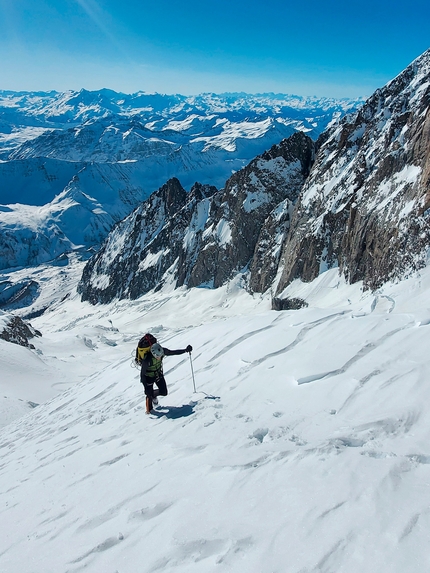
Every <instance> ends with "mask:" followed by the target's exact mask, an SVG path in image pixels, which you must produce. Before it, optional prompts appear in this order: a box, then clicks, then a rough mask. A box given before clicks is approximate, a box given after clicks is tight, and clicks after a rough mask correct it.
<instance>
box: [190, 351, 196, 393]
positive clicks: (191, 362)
mask: <svg viewBox="0 0 430 573" xmlns="http://www.w3.org/2000/svg"><path fill="white" fill-rule="evenodd" d="M190 365H191V374H192V376H193V385H194V392H197V390H196V381H195V378H194V368H193V361H192V360H191V352H190Z"/></svg>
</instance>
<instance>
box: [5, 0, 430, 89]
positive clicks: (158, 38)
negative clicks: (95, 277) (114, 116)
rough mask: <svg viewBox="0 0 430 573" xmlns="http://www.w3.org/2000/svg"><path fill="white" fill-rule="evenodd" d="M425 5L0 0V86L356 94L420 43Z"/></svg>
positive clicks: (401, 64) (390, 73)
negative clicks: (13, 0) (35, 1)
mask: <svg viewBox="0 0 430 573" xmlns="http://www.w3.org/2000/svg"><path fill="white" fill-rule="evenodd" d="M429 24H430V7H429V5H428V3H425V2H423V1H421V0H412V1H411V2H410V3H409V4H408V6H406V5H405V4H404V3H400V2H398V1H396V2H388V1H385V0H384V1H381V2H378V3H376V4H375V3H371V2H369V1H368V0H366V1H365V2H364V3H361V4H360V5H356V4H351V5H342V6H340V5H339V3H338V2H334V1H333V0H331V1H326V2H325V3H323V4H322V3H320V2H318V3H317V2H311V3H307V4H306V5H299V4H296V3H291V2H285V1H280V0H274V1H272V2H271V3H270V4H268V5H266V6H264V7H261V5H260V4H257V3H256V2H244V1H243V0H238V1H236V2H234V3H232V2H227V0H217V1H216V2H213V3H210V4H208V3H205V4H203V3H200V2H197V0H189V1H188V2H187V3H186V5H184V4H181V5H180V4H178V3H177V2H174V0H164V1H161V2H158V3H153V2H149V1H147V0H144V1H142V2H131V3H128V4H127V6H124V5H123V4H122V3H119V2H118V0H62V1H61V2H60V1H59V0H50V1H49V0H40V1H39V2H37V3H34V0H33V1H32V0H16V1H15V2H13V3H11V2H9V1H8V0H0V53H1V55H2V58H1V61H0V79H1V81H0V89H1V90H11V91H50V90H55V91H59V92H61V91H68V90H80V89H88V90H97V89H102V88H107V89H112V90H115V91H117V92H123V93H135V92H138V91H143V92H149V93H151V92H157V93H166V94H174V93H180V94H183V95H196V94H199V93H210V92H212V93H223V92H246V93H253V94H255V93H268V92H273V93H284V94H296V95H300V96H317V97H337V98H340V97H347V98H355V97H367V96H369V95H371V94H372V93H373V92H374V91H375V89H377V88H378V87H382V86H383V85H385V84H386V83H387V82H388V81H390V80H391V79H392V78H393V77H395V76H396V75H397V74H398V73H400V72H401V71H402V70H403V69H404V68H405V67H406V66H407V65H409V64H410V63H411V62H412V61H413V60H414V59H415V58H416V57H418V56H419V55H420V54H421V53H423V52H424V51H425V50H426V49H427V48H428V47H429V41H428V29H429Z"/></svg>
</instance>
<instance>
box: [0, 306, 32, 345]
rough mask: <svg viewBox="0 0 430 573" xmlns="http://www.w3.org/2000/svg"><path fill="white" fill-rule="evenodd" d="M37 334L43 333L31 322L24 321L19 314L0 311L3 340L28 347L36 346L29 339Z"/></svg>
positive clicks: (0, 330) (0, 331) (0, 329)
mask: <svg viewBox="0 0 430 573" xmlns="http://www.w3.org/2000/svg"><path fill="white" fill-rule="evenodd" d="M35 336H41V334H40V332H39V331H38V330H35V329H34V328H33V327H32V326H31V324H28V323H26V322H24V321H23V320H22V319H21V318H20V317H19V316H14V315H13V314H5V313H3V312H0V338H1V339H2V340H6V342H12V343H14V344H19V345H20V346H25V347H26V348H34V345H33V344H31V343H30V342H29V339H31V338H34V337H35Z"/></svg>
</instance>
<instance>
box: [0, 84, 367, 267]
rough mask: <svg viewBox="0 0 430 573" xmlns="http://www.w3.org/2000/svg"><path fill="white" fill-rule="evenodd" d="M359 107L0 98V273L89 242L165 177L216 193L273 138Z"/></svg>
mask: <svg viewBox="0 0 430 573" xmlns="http://www.w3.org/2000/svg"><path fill="white" fill-rule="evenodd" d="M361 103H362V102H361V101H360V100H330V99H316V98H299V97H294V96H284V95H275V94H265V95H259V96H251V95H247V94H224V95H215V94H206V95H201V96H196V97H185V96H180V95H176V96H163V95H158V94H153V95H150V94H144V93H138V94H134V95H126V94H118V93H115V92H112V91H109V90H101V91H97V92H88V91H85V90H82V91H81V92H68V93H56V92H50V93H15V92H0V204H2V205H4V207H3V208H2V209H1V211H0V229H1V231H2V232H1V243H0V268H3V269H4V268H8V267H14V266H28V265H32V264H39V263H41V262H45V261H47V260H50V259H54V258H55V257H57V256H58V255H61V254H62V253H64V252H67V251H70V250H71V249H76V248H89V247H93V246H97V245H99V244H100V242H101V240H102V239H103V238H104V237H105V236H106V234H107V232H108V230H109V229H110V228H111V227H112V225H113V224H114V223H115V222H117V221H119V220H120V219H122V218H123V217H125V216H126V215H127V214H128V213H129V212H130V211H131V210H132V209H133V208H134V207H136V206H137V205H138V204H139V202H141V201H142V200H144V199H146V198H147V197H148V196H149V195H150V194H151V193H152V192H153V191H155V190H156V189H158V188H159V187H160V186H161V185H163V184H164V183H165V182H166V181H167V180H168V179H169V178H171V177H179V178H180V179H181V183H182V185H184V187H185V188H186V189H188V190H189V189H190V187H191V186H192V185H193V184H194V183H195V182H196V181H199V182H201V183H203V184H213V185H216V186H217V187H218V188H219V187H222V186H223V185H224V183H225V181H226V179H228V177H229V176H230V175H231V173H232V172H234V171H237V170H240V169H241V168H242V167H243V166H244V165H246V164H247V163H249V161H251V160H252V159H253V158H254V157H255V156H256V155H258V154H259V153H262V152H263V151H265V150H266V149H268V148H270V147H271V146H272V145H273V144H274V143H279V141H281V139H282V138H284V137H286V136H289V135H291V134H292V133H294V132H295V131H301V132H305V133H309V134H310V135H311V136H312V137H317V136H318V135H319V134H320V133H321V132H322V131H323V130H324V129H325V128H326V127H327V125H328V124H330V123H332V122H333V121H337V120H338V119H339V118H340V117H341V116H342V115H344V114H345V113H346V112H347V111H350V110H354V109H357V107H358V106H360V105H361ZM29 206H30V207H29ZM73 227H75V229H73ZM77 227H79V229H77Z"/></svg>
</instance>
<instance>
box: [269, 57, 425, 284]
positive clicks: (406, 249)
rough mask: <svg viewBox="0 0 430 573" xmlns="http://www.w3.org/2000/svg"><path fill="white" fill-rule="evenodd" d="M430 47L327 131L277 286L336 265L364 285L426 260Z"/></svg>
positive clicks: (289, 238)
mask: <svg viewBox="0 0 430 573" xmlns="http://www.w3.org/2000/svg"><path fill="white" fill-rule="evenodd" d="M429 105H430V50H429V51H427V52H425V53H424V54H423V55H422V56H421V57H420V58H418V59H417V60H415V61H414V62H413V63H412V64H411V65H410V66H409V67H408V68H407V69H406V70H405V71H404V72H403V73H401V74H400V75H399V76H398V77H396V78H395V79H394V80H393V81H391V82H390V83H389V84H388V85H387V86H385V87H384V88H383V89H380V90H378V91H377V92H376V93H375V94H374V95H373V96H372V97H371V98H370V99H369V100H368V101H367V102H366V104H365V105H364V106H363V108H362V109H360V110H359V111H358V112H357V113H355V114H354V115H353V116H348V117H346V118H345V119H344V120H343V121H341V123H340V125H339V126H338V127H335V128H333V129H331V130H330V131H328V132H327V133H326V134H324V136H323V140H322V141H320V146H321V147H320V149H319V152H318V154H317V157H316V161H315V163H314V165H313V168H312V171H311V174H310V176H309V178H308V180H307V182H306V184H305V185H304V188H303V190H302V193H301V196H300V200H299V201H298V203H297V208H296V210H295V212H294V216H293V219H292V223H291V229H290V232H289V233H288V236H287V237H286V242H285V244H284V247H283V253H282V260H283V265H284V270H283V274H282V277H281V280H280V282H279V285H278V292H281V291H282V290H283V289H284V288H285V286H286V285H287V284H288V283H289V282H290V281H291V280H293V279H294V278H297V277H300V278H301V279H303V280H305V281H310V280H312V279H314V278H315V277H316V276H318V274H319V273H320V272H322V271H323V270H324V269H326V268H329V267H333V266H338V267H339V270H340V272H341V273H343V274H344V275H345V276H346V278H347V279H348V280H349V281H350V282H351V283H352V282H356V281H360V280H363V281H364V285H365V287H370V288H372V289H375V288H377V287H378V286H380V285H381V284H382V283H384V282H386V281H388V280H390V279H394V278H396V277H401V276H404V275H405V274H407V273H409V272H411V271H414V270H416V269H418V268H420V267H422V266H423V265H425V263H426V258H427V249H428V246H429V243H430V229H429V215H430V211H429V207H430V110H429Z"/></svg>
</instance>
